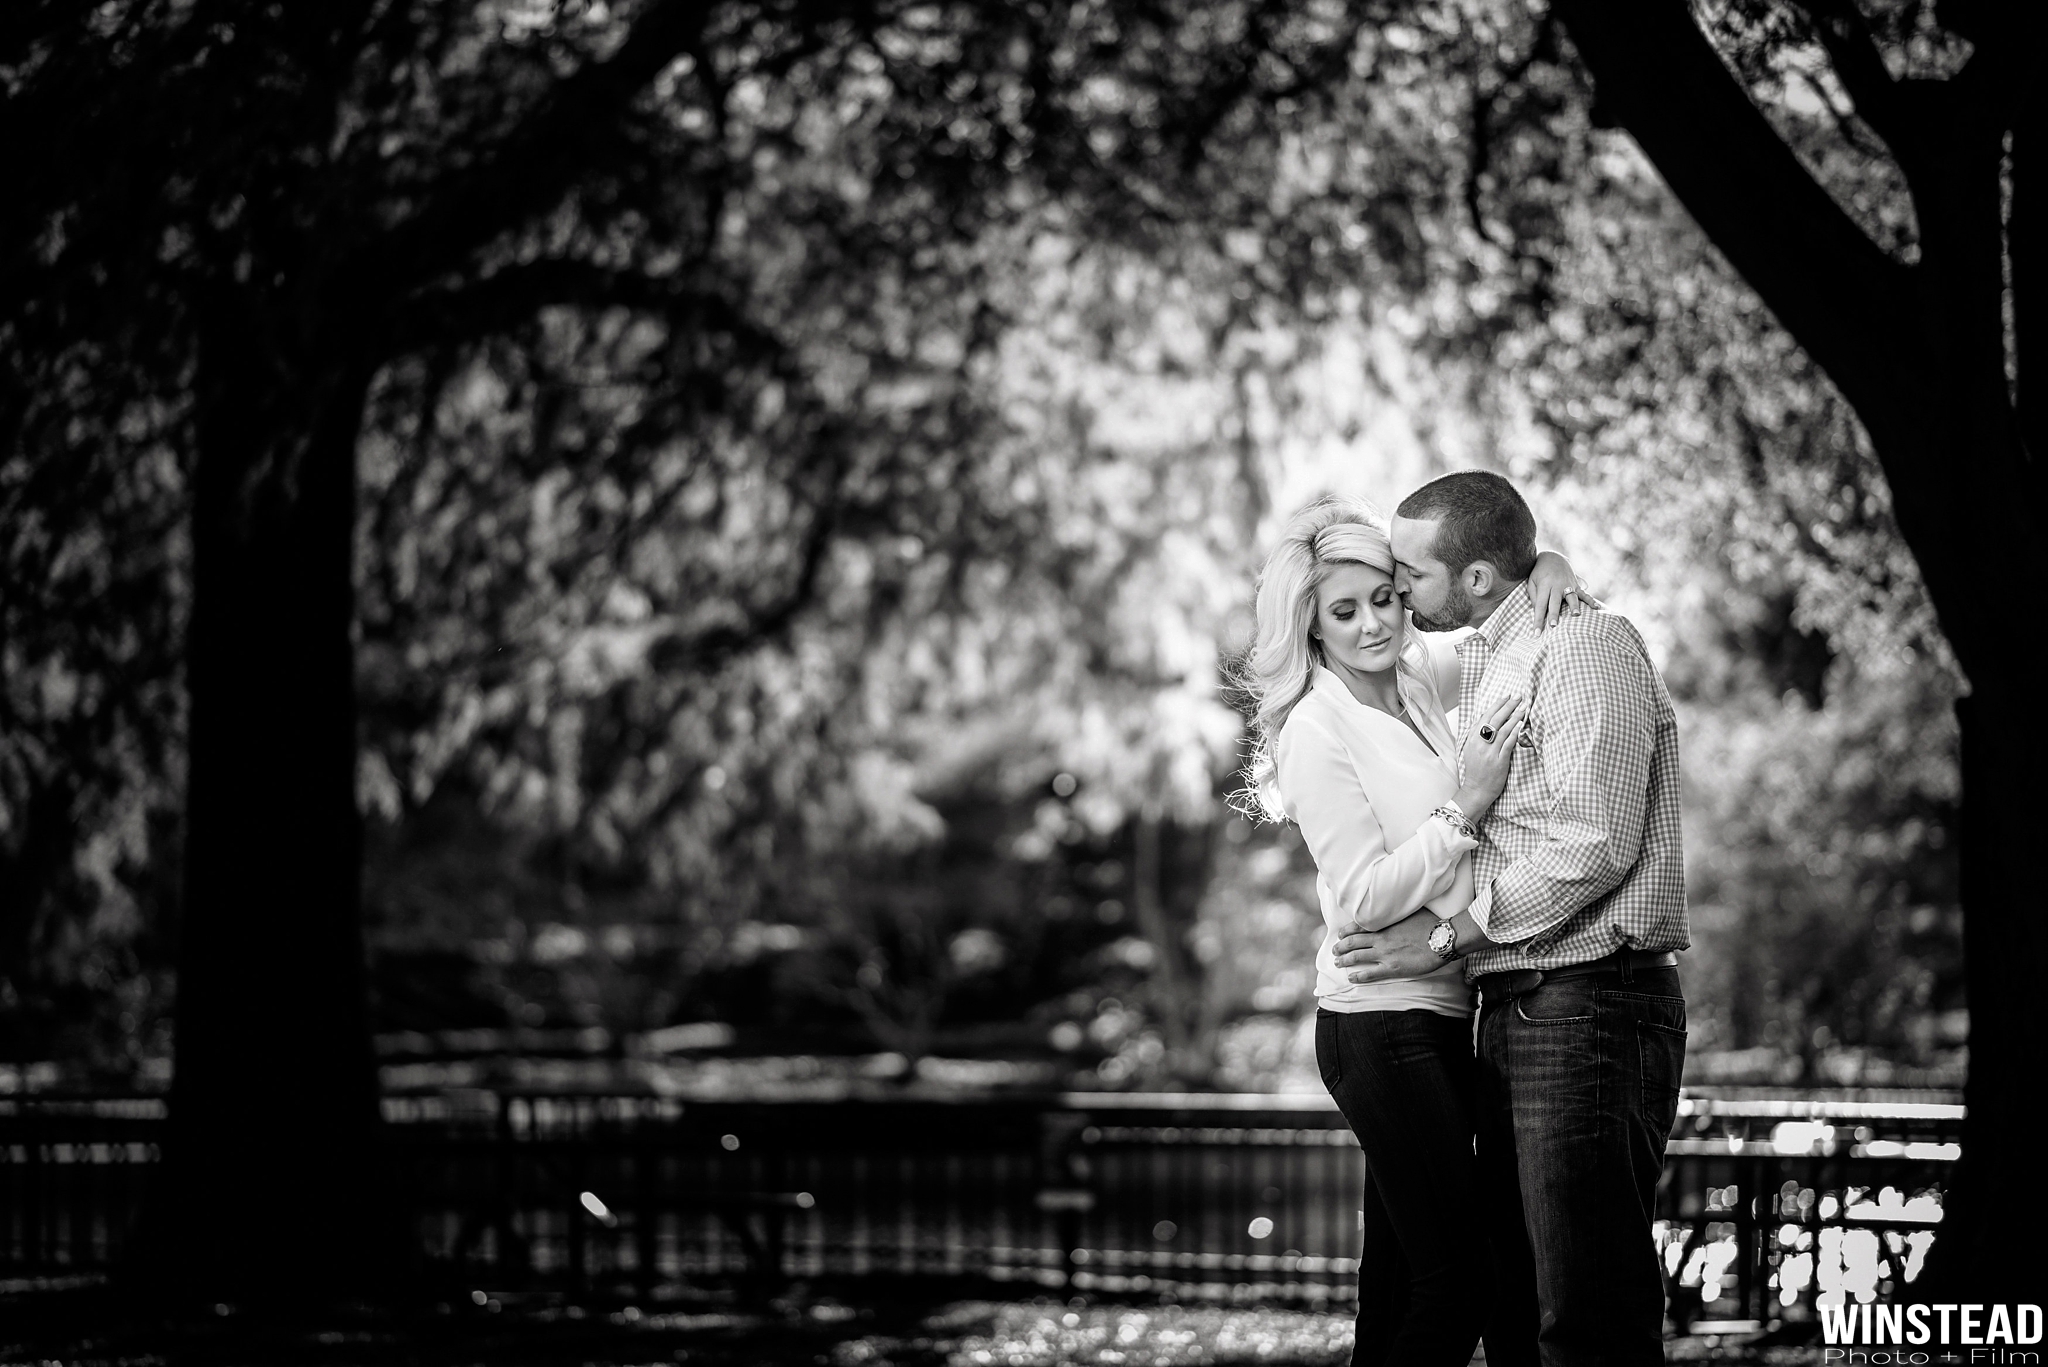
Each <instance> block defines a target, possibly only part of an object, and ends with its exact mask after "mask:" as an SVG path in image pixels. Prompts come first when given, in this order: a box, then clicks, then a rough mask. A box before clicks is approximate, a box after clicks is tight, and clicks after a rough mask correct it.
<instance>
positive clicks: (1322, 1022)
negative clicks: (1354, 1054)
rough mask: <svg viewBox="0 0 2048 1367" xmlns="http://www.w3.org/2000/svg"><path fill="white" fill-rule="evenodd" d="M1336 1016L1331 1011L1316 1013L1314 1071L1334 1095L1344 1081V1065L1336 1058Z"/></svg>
mask: <svg viewBox="0 0 2048 1367" xmlns="http://www.w3.org/2000/svg"><path fill="white" fill-rule="evenodd" d="M1337 1023H1338V1018H1337V1014H1336V1013H1335V1012H1333V1011H1318V1012H1317V1013H1316V1071H1317V1072H1318V1073H1321V1074H1322V1075H1323V1086H1325V1087H1326V1088H1328V1089H1329V1090H1330V1093H1331V1094H1332V1095H1335V1094H1336V1091H1337V1087H1338V1084H1340V1083H1341V1082H1343V1081H1344V1065H1343V1062H1342V1061H1341V1060H1340V1059H1339V1058H1338V1057H1337Z"/></svg>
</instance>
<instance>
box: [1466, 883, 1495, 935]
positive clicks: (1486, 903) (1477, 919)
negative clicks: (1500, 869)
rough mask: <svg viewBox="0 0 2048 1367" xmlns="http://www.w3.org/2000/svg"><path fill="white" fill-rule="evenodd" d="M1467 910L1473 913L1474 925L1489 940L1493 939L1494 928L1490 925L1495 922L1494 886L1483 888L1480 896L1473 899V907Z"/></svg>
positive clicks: (1489, 884)
mask: <svg viewBox="0 0 2048 1367" xmlns="http://www.w3.org/2000/svg"><path fill="white" fill-rule="evenodd" d="M1465 910H1467V911H1469V912H1470V913H1472V924H1473V925H1475V926H1478V927H1479V929H1480V932H1481V933H1482V934H1484V935H1485V936H1486V938H1487V939H1489V940H1491V939H1493V927H1492V926H1491V925H1490V924H1489V922H1491V921H1492V920H1493V884H1491V883H1488V884H1487V885H1486V886H1485V887H1483V888H1481V889H1480V890H1479V895H1478V896H1477V897H1474V898H1473V899H1472V905H1471V906H1469V907H1467V908H1465Z"/></svg>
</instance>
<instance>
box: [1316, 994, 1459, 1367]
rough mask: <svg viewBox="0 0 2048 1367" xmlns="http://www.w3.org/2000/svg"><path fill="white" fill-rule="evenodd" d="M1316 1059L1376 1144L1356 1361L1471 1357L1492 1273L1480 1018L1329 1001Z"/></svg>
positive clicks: (1407, 1365) (1368, 1167) (1368, 1179)
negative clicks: (1475, 1032)
mask: <svg viewBox="0 0 2048 1367" xmlns="http://www.w3.org/2000/svg"><path fill="white" fill-rule="evenodd" d="M1316 1064H1317V1066H1318V1067H1319V1068H1320V1069H1321V1070H1322V1074H1323V1085H1324V1086H1326V1087H1328V1088H1329V1089H1330V1095H1331V1096H1333V1097H1335V1098H1336V1100H1337V1107H1338V1109H1339V1110H1341V1111H1343V1112H1344V1118H1345V1119H1346V1120H1347V1121H1349V1122H1350V1124H1351V1129H1352V1132H1353V1133H1354V1134H1356V1135H1357V1136H1358V1143H1359V1147H1360V1148H1362V1149H1364V1150H1365V1204H1364V1213H1363V1224H1364V1249H1363V1252H1362V1253H1361V1255H1360V1257H1359V1262H1358V1340H1357V1345H1356V1346H1355V1347H1354V1348H1353V1349H1352V1350H1351V1361H1352V1363H1353V1367H1465V1364H1466V1363H1467V1362H1469V1361H1470V1360H1471V1358H1472V1350H1473V1348H1474V1347H1476V1346H1477V1345H1478V1342H1479V1334H1480V1330H1481V1329H1482V1328H1483V1327H1484V1320H1485V1318H1486V1307H1487V1306H1488V1304H1489V1303H1490V1301H1491V1288H1492V1282H1493V1278H1492V1275H1491V1268H1490V1261H1489V1256H1488V1253H1487V1243H1486V1238H1485V1234H1484V1230H1485V1226H1484V1225H1483V1224H1482V1223H1481V1221H1480V1218H1479V1211H1478V1201H1479V1182H1478V1173H1477V1168H1476V1166H1475V1163H1474V1160H1473V1154H1472V1134H1473V1129H1472V1121H1473V1110H1472V1101H1473V1085H1474V1064H1473V1058H1472V1023H1471V1021H1469V1020H1466V1019H1463V1018H1462V1017H1458V1016H1440V1015H1438V1014H1437V1013H1436V1012H1434V1011H1354V1012H1340V1011H1321V1010H1319V1011H1317V1012H1316Z"/></svg>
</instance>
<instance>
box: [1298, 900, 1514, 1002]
mask: <svg viewBox="0 0 2048 1367" xmlns="http://www.w3.org/2000/svg"><path fill="white" fill-rule="evenodd" d="M1450 922H1451V931H1452V933H1453V934H1454V935H1455V936H1456V937H1457V938H1456V939H1455V940H1454V941H1453V943H1454V944H1455V945H1456V946H1457V951H1458V957H1459V958H1461V959H1462V958H1463V957H1465V956H1466V955H1467V954H1473V953H1476V952H1478V951H1479V950H1482V949H1493V948H1495V947H1496V946H1495V945H1494V943H1493V941H1491V940H1489V939H1487V938H1486V932H1485V931H1483V930H1481V929H1480V928H1479V923H1478V922H1476V921H1474V920H1473V919H1472V913H1471V912H1470V911H1461V912H1459V913H1458V914H1457V915H1456V916H1453V917H1451V918H1450ZM1436 923H1437V914H1436V913H1435V912H1433V911H1431V910H1430V909H1429V908H1428V907H1424V908H1423V909H1422V910H1421V911H1418V912H1416V913H1415V914H1414V915H1413V916H1409V917H1406V918H1404V919H1403V920H1400V921H1397V922H1395V923H1394V924H1393V925H1390V926H1388V927H1387V928H1386V929H1385V930H1367V929H1365V927H1363V926H1361V925H1359V924H1358V923H1357V922H1356V921H1353V922H1352V923H1351V924H1350V925H1348V926H1345V927H1344V930H1343V933H1342V934H1341V935H1340V936H1339V937H1338V939H1337V942H1336V944H1334V945H1333V946H1331V949H1332V951H1333V952H1334V953H1335V954H1336V956H1337V967H1339V968H1341V969H1345V970H1346V972H1345V974H1344V976H1345V977H1347V978H1349V979H1351V981H1352V982H1355V983H1376V982H1378V981H1379V980H1380V979H1382V978H1415V977H1420V976H1421V975H1422V974H1424V973H1427V972H1429V971H1430V970H1431V969H1433V968H1435V967H1437V965H1439V964H1440V963H1442V962H1443V960H1441V959H1439V958H1437V956H1436V951H1435V950H1433V949H1431V948H1430V947H1429V932H1431V931H1432V930H1435V929H1436Z"/></svg>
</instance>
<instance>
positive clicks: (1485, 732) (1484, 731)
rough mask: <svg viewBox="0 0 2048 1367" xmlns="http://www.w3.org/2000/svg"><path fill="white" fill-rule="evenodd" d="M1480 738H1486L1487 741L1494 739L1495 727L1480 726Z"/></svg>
mask: <svg viewBox="0 0 2048 1367" xmlns="http://www.w3.org/2000/svg"><path fill="white" fill-rule="evenodd" d="M1479 739H1481V740H1486V741H1490V740H1492V739H1493V728H1492V727H1491V726H1482V727H1480V728H1479Z"/></svg>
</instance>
